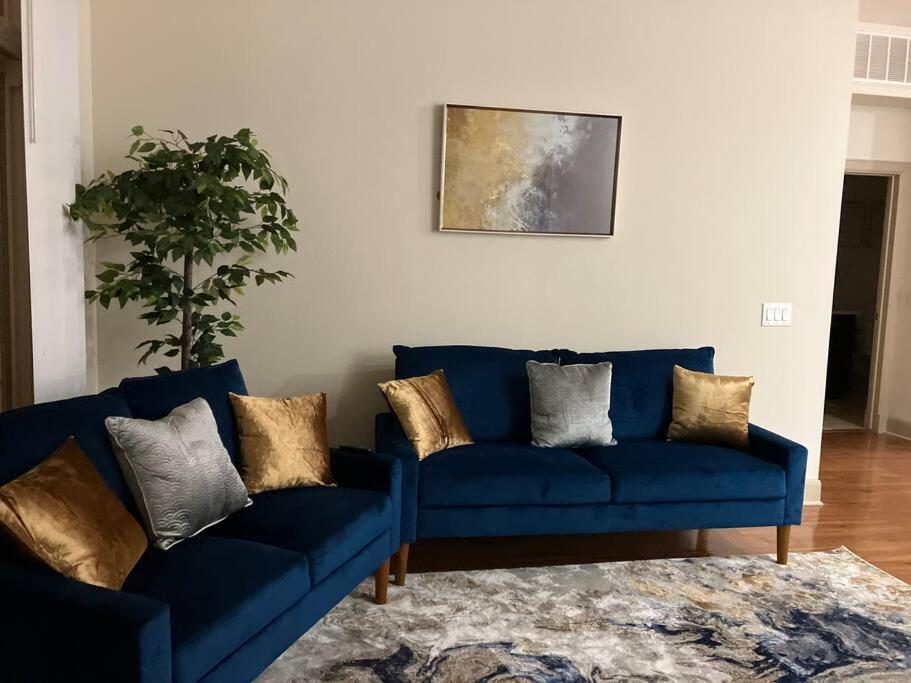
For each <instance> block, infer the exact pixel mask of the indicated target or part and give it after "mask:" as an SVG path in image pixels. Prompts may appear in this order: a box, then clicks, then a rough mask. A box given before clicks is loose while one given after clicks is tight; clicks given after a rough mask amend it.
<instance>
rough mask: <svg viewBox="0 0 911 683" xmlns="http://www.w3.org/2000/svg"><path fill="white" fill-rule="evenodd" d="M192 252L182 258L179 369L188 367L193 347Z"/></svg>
mask: <svg viewBox="0 0 911 683" xmlns="http://www.w3.org/2000/svg"><path fill="white" fill-rule="evenodd" d="M192 296H193V252H192V251H189V252H187V254H186V255H185V256H184V257H183V330H182V332H181V334H180V369H181V370H186V369H187V368H189V367H190V348H191V347H192V345H193V325H192V324H191V323H192V320H193V305H192V302H191V298H192Z"/></svg>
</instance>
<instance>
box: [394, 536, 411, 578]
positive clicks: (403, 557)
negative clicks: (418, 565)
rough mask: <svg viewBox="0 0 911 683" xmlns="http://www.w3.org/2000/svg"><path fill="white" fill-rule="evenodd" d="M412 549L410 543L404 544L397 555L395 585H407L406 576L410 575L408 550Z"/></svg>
mask: <svg viewBox="0 0 911 683" xmlns="http://www.w3.org/2000/svg"><path fill="white" fill-rule="evenodd" d="M410 548H411V544H410V543H402V545H401V546H399V551H398V552H397V553H396V554H395V585H396V586H404V585H405V575H406V574H408V550H409V549H410Z"/></svg>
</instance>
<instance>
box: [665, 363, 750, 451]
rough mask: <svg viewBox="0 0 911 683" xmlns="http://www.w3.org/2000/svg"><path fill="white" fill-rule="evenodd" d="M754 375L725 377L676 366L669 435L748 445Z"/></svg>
mask: <svg viewBox="0 0 911 683" xmlns="http://www.w3.org/2000/svg"><path fill="white" fill-rule="evenodd" d="M754 383H755V380H754V379H753V378H752V377H726V376H724V375H713V374H711V373H706V372H694V371H692V370H687V369H686V368H682V367H680V366H679V365H675V366H674V404H673V414H672V421H671V426H670V427H669V428H668V430H667V438H669V439H673V440H675V441H698V442H702V443H709V444H718V445H721V446H733V447H735V448H747V446H749V436H748V433H749V423H750V395H751V393H752V391H753V384H754Z"/></svg>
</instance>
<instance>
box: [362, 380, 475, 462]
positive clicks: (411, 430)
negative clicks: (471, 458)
mask: <svg viewBox="0 0 911 683" xmlns="http://www.w3.org/2000/svg"><path fill="white" fill-rule="evenodd" d="M379 387H380V390H381V391H382V392H383V395H384V396H385V397H386V401H388V403H389V407H390V408H392V410H393V412H394V413H395V414H396V416H397V417H398V418H399V422H401V423H402V428H403V429H404V430H405V434H406V436H407V437H408V439H409V441H411V444H412V445H413V446H414V450H415V451H417V454H418V458H420V459H421V460H423V459H424V458H426V457H427V456H428V455H430V454H431V453H436V452H437V451H442V450H444V449H446V448H453V447H454V446H464V445H466V444H470V443H474V442H473V441H472V439H471V434H469V433H468V429H467V427H465V421H464V420H463V419H462V413H461V412H459V407H458V406H457V405H456V403H455V400H454V399H453V398H452V393H451V392H450V391H449V384H448V383H447V382H446V375H445V374H444V373H443V371H442V370H435V371H433V372H432V373H430V374H429V375H424V376H422V377H412V378H410V379H395V380H392V381H391V382H383V383H382V384H380V385H379Z"/></svg>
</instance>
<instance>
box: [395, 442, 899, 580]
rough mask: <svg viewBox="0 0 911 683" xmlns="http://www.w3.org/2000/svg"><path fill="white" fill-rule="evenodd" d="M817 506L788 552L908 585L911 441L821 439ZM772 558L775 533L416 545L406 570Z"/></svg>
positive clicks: (637, 535) (458, 541)
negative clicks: (822, 557) (858, 564)
mask: <svg viewBox="0 0 911 683" xmlns="http://www.w3.org/2000/svg"><path fill="white" fill-rule="evenodd" d="M820 478H821V480H822V497H823V501H824V503H825V505H824V506H822V507H806V508H804V515H803V524H801V525H800V526H799V527H794V528H793V529H792V531H791V552H792V553H795V552H798V553H799V552H802V551H808V550H831V549H832V548H837V547H838V546H842V545H844V546H847V547H848V548H850V549H851V550H852V551H853V552H855V553H856V554H858V555H860V556H861V557H863V558H864V559H865V560H867V561H868V562H871V563H873V564H875V565H876V566H877V567H879V568H880V569H883V570H885V571H887V572H889V573H890V574H893V575H894V576H897V577H899V578H901V579H902V580H904V581H906V582H908V583H911V441H907V440H904V439H900V438H898V437H894V436H885V435H876V434H871V433H868V432H828V433H826V434H825V435H824V436H823V443H822V461H821V468H820ZM774 552H775V528H774V527H763V528H756V529H712V530H708V531H695V530H694V531H679V532H649V533H624V534H599V535H590V536H535V537H509V538H473V539H444V540H429V541H421V542H419V543H417V544H415V545H413V546H412V548H411V559H410V562H409V568H408V569H409V571H412V572H422V571H445V570H457V569H488V568H492V567H522V566H545V565H556V564H575V563H586V562H609V561H614V560H632V559H650V558H658V557H694V556H700V555H742V554H754V553H774Z"/></svg>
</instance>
